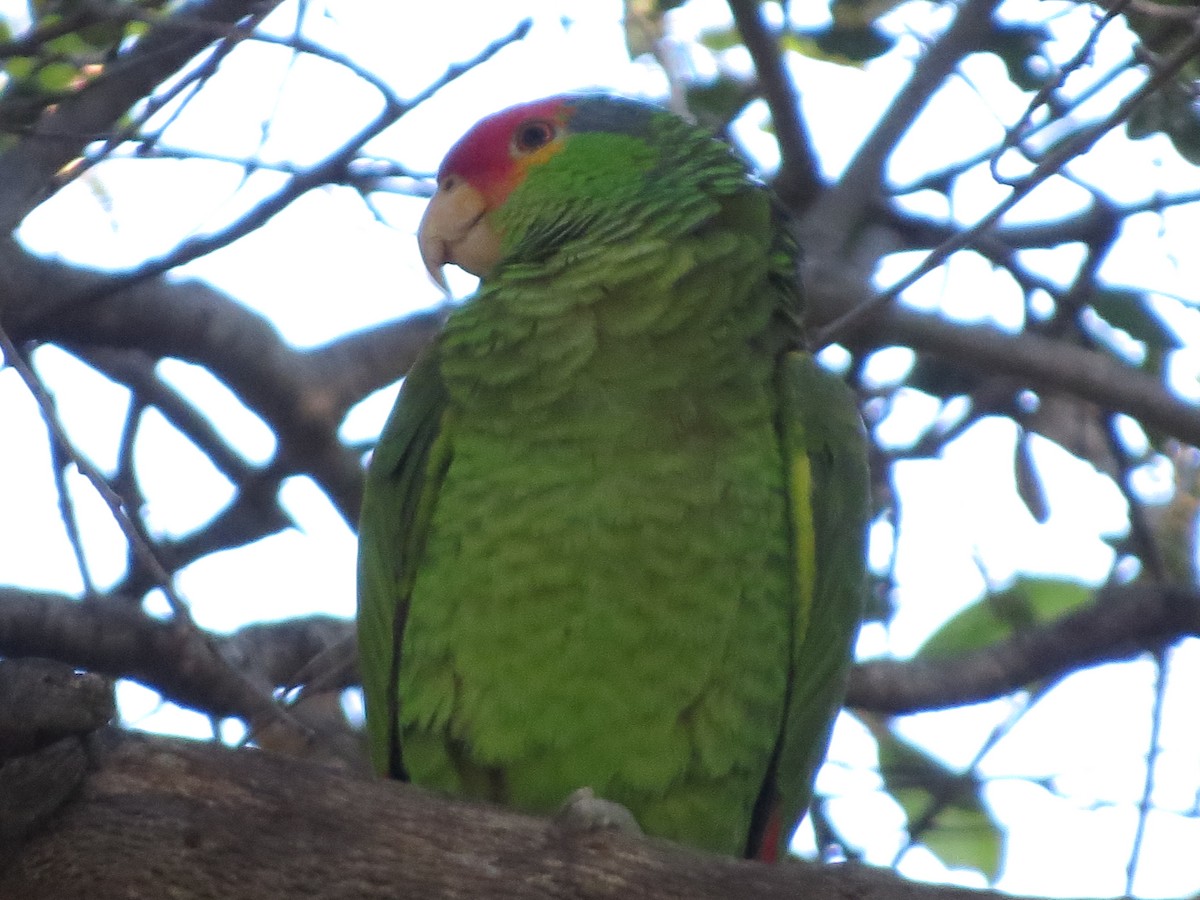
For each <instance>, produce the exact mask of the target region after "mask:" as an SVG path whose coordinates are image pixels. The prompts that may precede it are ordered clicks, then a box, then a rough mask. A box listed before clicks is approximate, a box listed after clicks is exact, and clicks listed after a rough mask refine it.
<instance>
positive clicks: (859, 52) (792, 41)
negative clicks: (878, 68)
mask: <svg viewBox="0 0 1200 900" xmlns="http://www.w3.org/2000/svg"><path fill="white" fill-rule="evenodd" d="M895 43H896V39H895V38H894V37H892V36H891V35H890V34H888V33H887V32H886V31H883V30H882V29H881V28H878V27H877V26H875V25H854V26H841V25H837V24H834V25H826V26H823V27H821V28H795V29H790V30H788V31H787V32H785V33H784V34H783V36H782V39H781V44H782V46H783V48H784V49H785V50H794V51H795V52H797V53H799V54H801V55H803V56H807V57H810V58H812V59H820V60H824V61H826V62H832V63H837V64H838V65H842V66H855V67H859V66H861V65H862V64H863V63H864V62H866V61H867V60H870V59H875V58H876V57H878V56H883V54H885V53H887V52H888V51H889V50H891V49H892V47H893V46H895Z"/></svg>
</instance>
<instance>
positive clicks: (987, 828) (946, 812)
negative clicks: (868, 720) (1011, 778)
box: [872, 728, 1003, 881]
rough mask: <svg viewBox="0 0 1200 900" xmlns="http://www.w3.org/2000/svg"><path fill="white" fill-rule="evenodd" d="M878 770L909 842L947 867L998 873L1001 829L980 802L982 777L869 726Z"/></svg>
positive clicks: (993, 875)
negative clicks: (903, 821)
mask: <svg viewBox="0 0 1200 900" xmlns="http://www.w3.org/2000/svg"><path fill="white" fill-rule="evenodd" d="M872 731H873V734H874V735H875V739H876V742H877V744H878V747H879V774H880V776H881V777H882V778H883V783H884V786H885V788H886V789H887V792H888V793H889V794H890V795H891V796H892V797H893V798H894V799H895V800H896V802H897V803H898V804H900V808H901V809H903V810H904V814H905V816H906V818H907V819H908V833H909V843H910V844H924V845H925V846H926V847H927V848H928V849H929V850H930V851H931V852H932V853H933V854H934V855H935V856H937V857H938V859H940V860H941V861H942V862H943V863H945V864H946V865H947V866H948V867H952V868H969V869H976V870H978V871H980V872H982V873H983V874H984V875H985V876H987V879H988V880H989V881H995V879H996V877H997V876H998V875H999V874H1000V864H1001V858H1002V852H1003V841H1002V838H1001V832H1000V827H999V825H998V823H997V822H996V821H995V819H994V818H993V817H992V816H991V813H990V812H989V811H988V808H987V806H986V804H985V803H984V801H983V791H982V789H983V781H982V780H981V779H980V778H979V777H978V776H976V775H975V774H974V773H973V772H971V771H969V770H968V771H965V772H955V771H953V770H952V769H950V768H949V767H948V766H946V765H945V764H944V763H942V762H940V761H939V760H937V759H935V758H933V757H932V756H930V755H929V754H928V753H926V752H925V751H924V750H921V749H920V748H918V747H916V746H914V745H913V744H911V743H909V742H908V741H905V740H904V739H903V738H900V737H898V736H897V735H896V733H895V732H894V731H892V730H888V729H882V728H875V729H872Z"/></svg>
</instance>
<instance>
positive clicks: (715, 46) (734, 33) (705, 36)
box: [700, 25, 742, 53]
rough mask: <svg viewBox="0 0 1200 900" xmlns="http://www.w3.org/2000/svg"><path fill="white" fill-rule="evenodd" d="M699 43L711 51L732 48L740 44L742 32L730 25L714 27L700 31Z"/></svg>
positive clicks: (717, 51) (716, 51)
mask: <svg viewBox="0 0 1200 900" xmlns="http://www.w3.org/2000/svg"><path fill="white" fill-rule="evenodd" d="M700 45H701V46H703V47H707V48H708V49H709V50H711V51H712V52H713V53H720V52H721V51H723V50H732V49H733V48H734V47H740V46H742V33H741V32H740V31H738V30H737V29H736V28H734V27H733V26H732V25H731V26H730V27H728V28H714V29H712V30H710V31H702V32H701V33H700Z"/></svg>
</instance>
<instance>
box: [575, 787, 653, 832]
mask: <svg viewBox="0 0 1200 900" xmlns="http://www.w3.org/2000/svg"><path fill="white" fill-rule="evenodd" d="M554 822H555V825H557V826H558V827H559V828H561V829H563V830H564V831H608V830H612V831H619V832H621V833H623V834H630V835H640V834H641V833H642V828H641V826H640V825H638V823H637V819H635V818H634V817H633V813H631V812H630V811H629V810H628V809H626V808H625V807H624V806H622V805H621V804H620V803H614V802H613V801H612V800H605V799H604V798H603V797H597V796H596V792H595V791H593V790H592V789H591V788H590V787H581V788H579V789H578V790H575V791H572V792H571V796H569V797H567V799H566V802H564V803H563V805H562V806H560V807H559V808H558V812H557V813H555V815H554Z"/></svg>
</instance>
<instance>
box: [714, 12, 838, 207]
mask: <svg viewBox="0 0 1200 900" xmlns="http://www.w3.org/2000/svg"><path fill="white" fill-rule="evenodd" d="M729 9H730V10H731V11H732V12H733V19H734V22H735V23H736V24H737V29H738V32H740V33H741V35H742V40H743V41H744V42H745V45H746V49H747V50H748V51H749V53H750V58H751V59H753V60H754V68H755V70H756V71H757V72H758V82H759V83H758V87H759V90H761V91H762V95H763V97H764V99H765V100H766V101H767V106H768V107H770V109H771V121H772V122H773V123H774V125H775V136H776V138H777V139H778V141H779V154H780V158H781V160H782V163H781V165H780V169H779V174H778V176H777V177H776V179H775V182H774V184H773V187H774V188H775V191H776V192H777V193H778V194H779V196H780V198H781V199H782V200H783V202H784V203H785V204H787V205H788V206H789V207H791V208H802V207H804V206H807V205H808V204H810V203H812V202H813V201H814V200H815V199H816V198H817V195H818V194H819V193H820V191H821V189H822V187H823V185H822V184H821V176H820V169H819V167H818V165H817V157H816V154H815V153H814V152H813V149H812V139H811V138H810V137H809V134H808V126H806V125H805V124H804V119H803V118H801V116H800V98H799V96H797V94H796V86H795V85H794V84H793V83H792V77H791V75H789V74H788V71H787V69H786V67H785V66H784V64H783V55H782V52H781V51H780V48H779V41H778V39H777V38H776V36H775V35H773V34H772V33H771V32H770V30H769V29H768V28H767V26H766V23H764V22H763V19H762V8H761V5H760V4H759V3H757V2H754V0H729Z"/></svg>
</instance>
